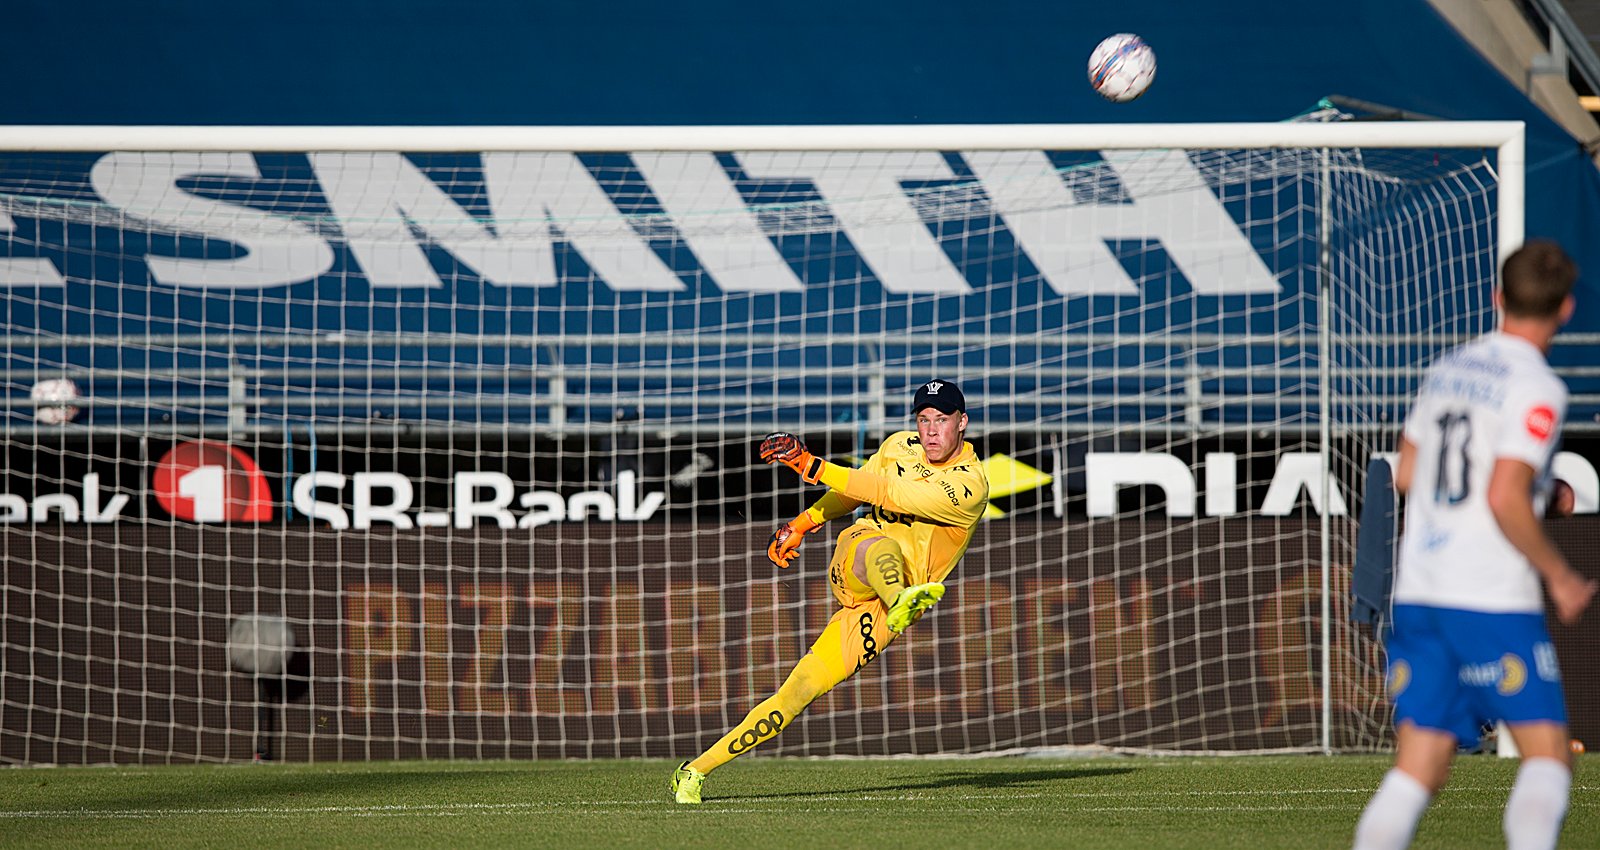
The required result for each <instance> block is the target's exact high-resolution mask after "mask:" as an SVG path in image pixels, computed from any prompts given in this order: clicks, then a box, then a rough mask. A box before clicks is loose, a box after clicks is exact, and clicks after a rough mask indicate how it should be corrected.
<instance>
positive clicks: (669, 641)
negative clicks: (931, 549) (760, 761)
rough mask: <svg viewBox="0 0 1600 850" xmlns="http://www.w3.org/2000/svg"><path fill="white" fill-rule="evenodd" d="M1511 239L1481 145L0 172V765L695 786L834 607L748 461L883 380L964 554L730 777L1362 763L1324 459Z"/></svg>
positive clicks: (131, 136) (534, 150) (1008, 135)
mask: <svg viewBox="0 0 1600 850" xmlns="http://www.w3.org/2000/svg"><path fill="white" fill-rule="evenodd" d="M1523 205H1524V191H1523V127H1522V124H1521V123H1519V122H1412V123H1369V122H1345V123H1274V124H1189V125H1095V126H1067V125H1054V126H1052V125H970V126H969V125H928V126H850V127H839V126H832V127H823V126H808V127H539V128H533V127H7V128H3V129H0V245H3V248H0V289H4V290H5V292H6V298H5V299H4V300H3V304H0V324H3V328H4V337H3V338H4V343H3V355H0V356H3V358H4V359H3V381H4V389H5V392H4V393H3V394H0V404H3V408H0V433H3V434H4V436H5V439H6V445H7V448H6V451H5V452H4V454H0V458H3V459H4V461H3V462H4V467H3V470H0V472H3V475H0V558H3V562H4V567H5V572H4V579H3V583H0V721H3V722H0V762H4V763H19V764H27V763H98V762H171V761H226V760H233V759H246V758H250V757H252V756H256V757H267V758H287V759H296V760H340V759H365V758H491V757H492V758H528V757H536V758H537V757H579V758H601V757H606V758H610V757H635V756H648V757H667V756H682V755H684V754H691V755H692V754H693V753H694V752H698V751H699V750H700V749H702V748H703V747H704V746H705V745H707V744H708V743H710V742H712V741H714V740H715V739H716V738H717V737H718V736H720V735H721V734H722V733H723V732H724V731H726V729H727V728H728V727H729V725H730V724H731V723H733V722H734V721H736V720H737V719H738V718H740V717H742V716H743V715H744V712H745V711H746V710H747V709H748V707H749V706H750V705H751V704H753V703H754V702H756V701H758V700H759V699H761V698H762V697H764V696H765V695H767V694H768V693H770V692H771V691H772V690H774V689H775V688H776V687H777V685H778V684H779V683H780V682H781V681H782V678H783V676H784V675H785V674H786V673H787V672H788V670H789V668H790V667H791V666H792V665H793V664H794V662H795V661H797V660H798V659H799V657H800V656H801V654H802V653H803V652H804V651H805V649H806V647H807V646H808V645H809V643H810V641H811V640H812V639H813V638H814V637H815V636H816V634H817V633H818V632H819V631H820V629H821V626H822V624H823V623H825V622H826V620H827V617H828V616H829V614H830V613H831V607H832V605H833V602H832V600H831V599H830V598H829V595H828V593H827V591H826V588H825V586H824V585H825V583H826V577H825V576H823V575H822V572H823V571H824V570H825V568H826V564H827V554H828V551H829V549H830V548H831V545H832V543H831V540H830V539H828V538H829V536H830V535H831V534H834V533H837V531H838V530H840V529H841V528H842V525H843V524H844V522H843V521H840V522H838V523H835V524H833V526H830V528H831V531H830V530H824V531H821V532H819V533H817V534H816V535H814V536H813V538H812V539H811V541H809V542H808V544H807V545H806V547H805V549H804V550H803V552H802V555H801V557H800V558H799V559H798V561H797V563H796V565H795V566H794V567H792V568H791V569H789V570H784V571H780V570H777V569H776V568H773V567H772V566H771V565H769V564H768V563H767V562H766V559H765V555H764V552H765V545H766V539H767V536H768V535H769V534H770V533H771V530H772V528H773V527H774V526H776V525H777V524H778V523H780V522H782V521H784V520H787V519H789V518H790V517H792V516H793V515H794V514H795V513H797V512H798V511H799V510H801V509H802V508H804V507H805V506H806V505H807V504H809V502H810V501H811V500H814V499H815V498H816V497H817V496H819V495H820V493H817V492H814V491H809V492H808V491H807V490H805V489H804V488H803V487H802V486H801V485H797V484H795V483H794V481H793V479H792V476H789V477H785V476H782V475H778V474H776V473H774V472H773V471H772V470H771V469H770V468H768V467H766V466H764V465H762V464H761V463H760V461H759V459H758V458H757V457H756V454H755V446H756V444H757V443H758V442H759V441H760V439H761V437H762V436H763V435H764V434H766V433H767V432H769V431H775V430H783V431H792V432H795V433H798V434H800V435H802V436H803V437H804V438H805V439H806V440H807V442H808V444H810V445H811V446H812V448H813V450H815V451H817V452H818V453H819V454H826V455H827V456H828V457H829V458H831V459H833V460H835V461H838V462H853V463H859V462H862V461H864V460H865V458H866V457H867V456H869V455H870V454H871V452H872V451H873V450H874V449H875V448H876V446H877V445H878V443H879V442H880V441H881V440H882V439H883V438H884V437H886V436H887V435H889V434H891V433H893V432H895V431H898V430H904V429H906V428H908V427H910V419H909V416H908V414H907V407H908V405H909V402H910V398H911V392H912V391H913V390H914V389H915V388H916V387H917V386H918V385H919V384H921V383H922V382H924V381H926V380H929V379H933V378H941V379H946V380H953V381H957V382H959V383H960V384H961V386H962V387H963V389H964V390H965V392H966V396H967V398H968V400H969V403H970V407H971V410H970V413H971V416H972V430H971V431H970V433H969V439H971V440H972V441H973V442H974V444H975V446H976V447H977V449H978V453H979V456H980V457H982V458H984V464H985V468H986V470H987V471H988V473H989V477H990V481H991V485H992V487H993V499H992V504H991V508H990V513H989V518H988V519H987V521H986V522H985V524H984V525H983V526H982V527H981V529H980V531H979V534H978V536H977V538H976V539H975V541H974V544H973V547H972V549H971V550H970V551H969V553H968V554H967V556H966V558H965V560H964V561H963V562H962V564H961V565H960V566H959V567H958V568H957V571H956V572H955V573H954V574H953V576H952V578H951V581H950V585H951V590H950V594H949V596H947V597H946V599H945V600H943V601H942V602H941V603H940V605H939V606H938V607H937V608H935V609H934V610H933V611H932V612H931V613H930V615H929V616H928V617H927V618H925V619H924V621H923V622H922V623H920V624H919V625H918V626H917V628H915V629H913V630H911V631H910V632H908V633H907V634H906V636H905V637H904V638H903V639H901V640H899V641H897V643H896V645H894V646H893V647H891V648H890V649H889V650H888V651H886V652H884V653H883V654H882V657H881V658H880V659H878V661H877V662H876V663H875V664H874V665H872V666H869V667H868V668H866V669H864V670H863V671H862V672H861V673H860V674H859V675H858V676H856V677H855V678H853V679H851V680H850V681H848V682H846V683H845V684H843V685H841V686H840V687H839V688H837V689H836V690H835V691H834V692H832V693H831V694H829V695H827V696H824V697H823V698H821V699H819V700H818V701H817V702H816V703H815V704H813V705H812V706H811V708H810V709H808V711H807V712H806V714H805V715H803V716H802V717H801V718H800V719H798V720H796V721H795V722H793V724H792V725H791V726H790V728H788V729H786V730H785V732H784V734H783V735H781V736H779V737H778V738H776V739H774V740H773V741H772V742H771V743H769V744H766V745H764V746H763V747H762V749H761V750H758V751H757V752H758V754H768V753H770V754H775V755H885V754H926V755H939V754H955V753H976V752H1015V751H1043V750H1051V749H1054V748H1065V747H1110V748H1118V749H1124V750H1130V751H1164V752H1261V751H1308V752H1339V751H1365V750H1373V749H1379V748H1382V747H1385V746H1387V744H1388V743H1389V731H1388V720H1389V714H1388V709H1387V707H1386V701H1385V699H1384V695H1383V682H1382V675H1381V661H1382V650H1381V644H1380V643H1379V642H1378V640H1377V639H1376V636H1375V635H1374V628H1373V626H1372V625H1371V624H1369V623H1364V622H1358V621H1357V618H1356V617H1355V616H1354V614H1355V613H1356V611H1355V607H1354V606H1352V605H1351V603H1350V596H1351V592H1352V587H1351V582H1352V577H1351V574H1352V569H1351V568H1352V562H1353V560H1354V557H1355V549H1356V543H1355V537H1356V529H1357V525H1358V521H1357V520H1358V514H1359V511H1360V508H1361V504H1360V499H1361V494H1362V488H1363V485H1364V483H1365V475H1366V468H1367V464H1368V463H1369V462H1370V461H1372V460H1373V459H1374V458H1378V457H1382V456H1383V453H1385V452H1389V451H1393V450H1394V442H1395V439H1396V436H1397V434H1398V432H1399V426H1400V417H1401V416H1402V415H1403V413H1404V409H1405V404H1406V400H1407V397H1408V396H1409V394H1410V393H1411V392H1412V391H1413V390H1414V389H1415V387H1416V385H1417V383H1418V381H1419V379H1420V377H1421V374H1422V371H1423V369H1424V368H1425V367H1426V366H1427V364H1428V363H1429V362H1430V361H1431V359H1432V357H1433V356H1435V355H1436V354H1437V353H1439V352H1441V351H1443V350H1444V349H1446V348H1448V347H1449V346H1452V345H1455V344H1457V343H1460V342H1462V341H1464V340H1466V339H1468V338H1470V337H1472V336H1475V335H1477V334H1479V333H1482V332H1484V331H1486V330H1489V329H1491V328H1493V327H1494V325H1495V321H1496V317H1495V314H1494V310H1493V306H1492V302H1491V298H1490V294H1491V291H1492V288H1493V284H1494V281H1495V276H1496V274H1497V272H1498V267H1499V260H1500V258H1501V257H1503V256H1504V255H1505V254H1506V253H1508V252H1509V251H1510V250H1512V249H1514V248H1515V247H1516V246H1517V245H1518V244H1520V242H1521V240H1522V237H1523ZM246 644H248V645H246ZM240 659H247V660H248V663H242V662H241V661H240Z"/></svg>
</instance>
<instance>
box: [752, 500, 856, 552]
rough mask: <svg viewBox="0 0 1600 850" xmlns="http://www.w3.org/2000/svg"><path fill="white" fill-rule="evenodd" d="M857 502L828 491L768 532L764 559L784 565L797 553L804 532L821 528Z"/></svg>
mask: <svg viewBox="0 0 1600 850" xmlns="http://www.w3.org/2000/svg"><path fill="white" fill-rule="evenodd" d="M860 505H861V503H860V502H858V501H856V500H855V499H852V498H850V497H848V496H845V495H843V494H841V493H838V492H835V491H833V490H829V491H828V492H827V493H825V494H824V495H823V497H822V498H820V499H818V500H816V501H815V502H813V503H812V504H811V507H809V508H806V509H805V510H803V511H801V512H800V515H799V516H797V517H795V518H794V519H791V520H789V521H788V522H786V523H784V524H782V525H780V526H778V527H777V529H776V530H774V531H773V532H772V539H771V540H770V541H769V542H768V543H767V559H768V560H770V561H772V563H774V564H777V565H778V566H780V567H788V566H789V562H790V561H793V560H794V557H795V555H797V554H799V552H800V544H801V543H802V542H803V541H804V540H805V536H806V535H807V534H810V533H811V532H813V531H816V530H817V529H819V528H821V527H822V525H823V523H826V522H827V521H828V520H831V519H838V518H839V517H842V516H846V515H848V514H849V513H850V512H851V511H853V510H855V509H856V508H857V507H860Z"/></svg>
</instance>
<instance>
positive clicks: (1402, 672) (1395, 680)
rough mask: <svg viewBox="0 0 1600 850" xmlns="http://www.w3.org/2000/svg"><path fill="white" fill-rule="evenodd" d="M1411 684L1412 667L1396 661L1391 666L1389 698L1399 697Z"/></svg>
mask: <svg viewBox="0 0 1600 850" xmlns="http://www.w3.org/2000/svg"><path fill="white" fill-rule="evenodd" d="M1409 684H1411V665H1410V664H1407V663H1405V662H1404V661H1396V662H1395V663H1393V664H1390V665H1389V696H1390V697H1397V696H1399V695H1400V692H1401V691H1403V690H1405V689H1406V685H1409Z"/></svg>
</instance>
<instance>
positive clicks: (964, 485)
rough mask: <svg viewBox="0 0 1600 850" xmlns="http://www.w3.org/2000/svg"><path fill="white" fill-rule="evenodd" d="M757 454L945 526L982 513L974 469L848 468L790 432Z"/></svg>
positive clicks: (850, 494)
mask: <svg viewBox="0 0 1600 850" xmlns="http://www.w3.org/2000/svg"><path fill="white" fill-rule="evenodd" d="M761 458H762V459H763V460H765V461H766V462H768V463H781V464H783V465H784V466H787V467H789V468H790V469H793V470H794V471H796V472H798V473H800V477H801V478H803V479H805V480H806V481H807V482H809V483H811V484H822V485H825V486H827V487H828V488H829V489H831V490H833V491H835V492H837V493H840V494H843V495H844V496H845V497H846V498H849V499H854V500H855V501H856V502H857V504H861V503H866V504H873V505H879V506H882V507H884V508H887V509H889V510H891V511H895V512H896V513H905V514H914V515H916V516H918V517H921V518H922V519H925V520H928V521H931V522H939V523H944V524H947V525H970V524H971V523H972V522H974V521H976V519H977V518H978V516H980V515H981V514H982V513H983V499H984V497H985V492H984V487H983V484H982V479H981V478H980V477H979V476H978V475H977V474H976V473H975V472H971V471H968V472H966V473H962V472H957V471H953V470H952V471H951V472H948V473H945V474H943V475H937V476H934V477H932V478H929V479H909V480H908V479H903V478H890V477H888V476H885V475H879V474H877V473H875V472H871V471H868V470H865V469H850V468H849V467H846V466H840V465H839V464H836V463H829V462H828V461H826V460H823V459H822V458H819V457H817V456H816V455H813V454H812V453H811V452H810V450H808V449H807V448H806V446H805V443H802V442H800V438H798V437H796V436H794V435H793V434H771V435H769V436H768V437H767V439H766V440H765V441H764V442H762V444H761Z"/></svg>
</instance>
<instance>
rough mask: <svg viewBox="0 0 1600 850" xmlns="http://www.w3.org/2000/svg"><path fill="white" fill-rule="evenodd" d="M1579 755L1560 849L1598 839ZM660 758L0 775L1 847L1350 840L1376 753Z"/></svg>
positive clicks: (1463, 814)
mask: <svg viewBox="0 0 1600 850" xmlns="http://www.w3.org/2000/svg"><path fill="white" fill-rule="evenodd" d="M1589 758H1592V757H1585V758H1584V759H1580V762H1579V765H1578V770H1577V773H1576V776H1575V777H1574V781H1573V789H1572V808H1571V814H1570V815H1569V816H1568V818H1567V824H1566V829H1565V830H1564V831H1563V833H1562V840H1561V846H1563V847H1597V846H1600V783H1597V782H1596V781H1595V780H1594V778H1593V772H1594V766H1592V765H1590V764H1588V763H1587V761H1588V759H1589ZM674 766H675V765H674V764H672V763H668V762H661V761H604V762H403V763H395V762H388V763H363V764H330V765H320V764H318V765H294V764H291V765H282V764H267V765H231V766H196V767H190V766H171V767H137V768H130V767H99V768H16V769H9V770H0V845H4V846H7V847H29V848H32V847H96V846H98V847H105V846H116V847H158V848H162V850H172V848H180V847H235V848H246V847H249V848H256V847H297V848H303V847H312V848H325V847H363V848H370V847H380V848H382V847H475V848H476V847H562V848H590V847H641V848H659V847H687V848H695V850H720V848H740V850H743V848H751V847H795V848H804V849H805V850H818V849H819V848H836V847H838V848H855V847H860V848H873V850H883V848H887V847H895V846H900V847H918V846H928V847H982V848H1003V847H1029V848H1032V847H1096V848H1121V847H1127V848H1138V850H1160V848H1189V847H1192V848H1215V847H1229V846H1232V847H1253V848H1254V847H1263V848H1264V847H1285V848H1291V847H1292V848H1304V847H1348V846H1349V844H1350V839H1351V836H1352V832H1353V830H1354V828H1355V822H1356V818H1357V817H1358V816H1359V815H1360V812H1361V808H1362V806H1364V805H1365V804H1366V801H1367V798H1368V796H1369V795H1370V794H1371V793H1372V791H1373V789H1374V788H1376V787H1377V784H1378V780H1379V779H1380V777H1381V776H1382V774H1383V772H1384V771H1385V770H1386V769H1388V766H1389V759H1388V758H1385V757H1379V756H1339V757H1334V758H1325V757H1320V756H1276V757H1259V758H1258V757H1244V758H1192V757H1170V758H1148V757H1105V758H1094V759H1072V760H1061V759H1042V758H1007V759H952V760H922V759H917V760H910V759H907V760H875V761H811V760H790V759H772V758H765V759H763V758H748V759H742V760H740V761H738V762H735V763H733V764H731V765H729V766H727V767H725V768H723V769H722V770H719V771H717V772H716V773H715V774H713V775H712V776H711V778H710V779H709V780H708V781H707V782H706V803H705V804H704V805H702V806H698V807H692V806H677V805H675V804H673V803H672V802H670V801H669V800H668V796H667V780H668V778H669V777H670V776H671V773H672V769H673V767H674ZM1515 772H1516V763H1515V762H1512V761H1508V760H1502V759H1497V758H1493V757H1490V756H1470V757H1464V758H1461V759H1459V760H1458V761H1457V767H1456V771H1455V774H1454V776H1453V778H1452V780H1451V784H1450V787H1449V788H1447V789H1445V791H1444V792H1443V793H1442V794H1441V795H1440V796H1439V799H1438V800H1437V801H1436V802H1435V804H1434V806H1433V808H1432V809H1431V810H1430V811H1429V812H1428V815H1427V816H1426V817H1425V818H1424V819H1423V821H1422V826H1421V829H1420V831H1419V834H1418V838H1417V841H1416V843H1415V844H1414V845H1413V846H1415V847H1419V848H1428V847H1434V848H1445V847H1449V848H1462V847H1501V846H1504V839H1503V838H1502V837H1501V832H1500V815H1501V810H1502V807H1503V806H1504V804H1505V799H1506V795H1507V793H1508V792H1509V791H1510V788H1511V783H1512V780H1513V778H1514V776H1515Z"/></svg>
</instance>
